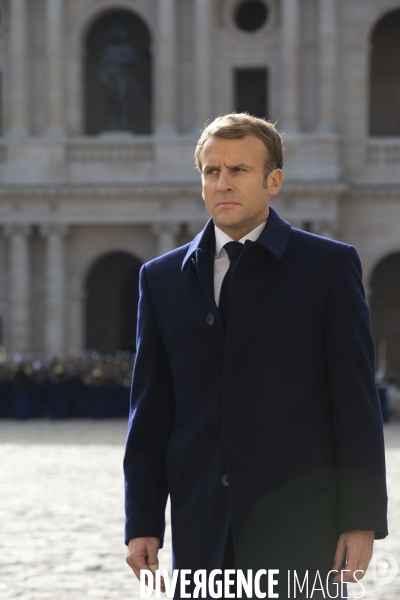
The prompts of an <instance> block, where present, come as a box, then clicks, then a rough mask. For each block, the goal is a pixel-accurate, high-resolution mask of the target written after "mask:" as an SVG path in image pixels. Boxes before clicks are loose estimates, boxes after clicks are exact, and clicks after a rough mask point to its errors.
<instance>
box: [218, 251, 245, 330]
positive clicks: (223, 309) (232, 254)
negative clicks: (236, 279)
mask: <svg viewBox="0 0 400 600" xmlns="http://www.w3.org/2000/svg"><path fill="white" fill-rule="evenodd" d="M224 248H225V250H226V251H227V253H228V256H229V260H230V265H229V269H228V270H227V272H226V274H225V277H224V279H223V281H222V286H221V294H220V296H219V304H218V309H219V314H220V315H221V319H222V322H223V324H224V327H225V331H226V327H227V323H228V313H229V301H230V297H231V280H232V272H233V269H234V268H235V265H236V261H237V259H238V258H239V255H240V253H241V251H242V250H243V244H241V243H240V242H228V243H227V244H225V246H224Z"/></svg>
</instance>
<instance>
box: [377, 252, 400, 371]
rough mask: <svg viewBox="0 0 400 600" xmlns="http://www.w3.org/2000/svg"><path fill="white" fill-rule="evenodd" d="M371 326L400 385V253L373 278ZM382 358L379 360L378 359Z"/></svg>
mask: <svg viewBox="0 0 400 600" xmlns="http://www.w3.org/2000/svg"><path fill="white" fill-rule="evenodd" d="M371 291H372V295H371V323H372V331H373V334H374V339H375V345H376V349H377V352H378V350H379V349H382V347H383V348H384V353H385V355H386V369H387V371H389V373H391V374H393V376H394V377H396V379H397V381H398V382H400V252H396V253H395V254H391V255H389V256H387V257H386V258H384V259H383V260H382V261H381V262H380V263H379V264H378V265H377V267H376V268H375V270H374V272H373V274H372V277H371ZM378 358H379V356H378Z"/></svg>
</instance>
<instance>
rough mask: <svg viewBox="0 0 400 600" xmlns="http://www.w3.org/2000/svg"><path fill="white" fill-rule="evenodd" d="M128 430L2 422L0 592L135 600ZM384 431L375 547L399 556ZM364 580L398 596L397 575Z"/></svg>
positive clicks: (391, 455)
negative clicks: (382, 533) (380, 519)
mask: <svg viewBox="0 0 400 600" xmlns="http://www.w3.org/2000/svg"><path fill="white" fill-rule="evenodd" d="M125 436H126V423H125V422H123V421H98V422H95V421H66V422H54V421H27V422H24V423H19V422H14V421H0V523H1V535H0V573H1V577H0V599H1V600H3V599H4V600H5V599H13V600H15V599H21V600H47V599H49V600H84V599H86V598H89V599H95V600H109V599H110V600H111V599H118V600H128V599H129V600H136V599H139V597H140V596H139V584H138V582H137V580H136V578H135V576H134V575H133V573H132V571H131V570H130V569H129V567H128V566H127V565H126V563H125V555H126V547H125V545H124V543H123V519H124V514H123V474H122V457H123V449H124V441H125ZM385 438H386V447H387V474H388V487H389V528H390V535H389V536H388V538H386V539H385V540H381V541H376V542H375V547H374V552H375V553H377V552H378V551H385V552H389V553H391V554H392V556H393V557H394V558H395V559H396V560H397V561H398V562H399V564H400V423H390V424H388V425H387V426H386V427H385ZM167 520H168V525H167V530H166V539H165V547H164V548H163V549H162V550H161V551H160V568H162V569H169V570H170V569H171V536H170V526H169V505H168V507H167ZM382 562H384V561H382V560H381V561H380V562H379V564H381V563H382ZM378 566H379V565H378ZM377 573H378V575H379V574H380V576H382V573H383V574H384V573H385V572H384V571H383V570H382V569H379V568H378V569H377ZM363 585H364V587H365V595H364V598H367V599H370V600H399V598H400V576H399V575H398V576H397V578H396V579H395V581H393V582H392V583H390V584H388V585H386V586H379V585H376V584H375V583H374V581H373V579H372V569H371V568H370V570H369V571H368V573H367V575H366V577H365V578H364V579H363ZM353 594H354V596H360V587H359V586H357V585H350V586H349V596H353ZM164 597H166V596H164Z"/></svg>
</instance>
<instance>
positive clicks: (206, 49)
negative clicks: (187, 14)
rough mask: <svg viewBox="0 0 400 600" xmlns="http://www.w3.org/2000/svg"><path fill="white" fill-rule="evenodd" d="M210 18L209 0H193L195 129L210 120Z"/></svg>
mask: <svg viewBox="0 0 400 600" xmlns="http://www.w3.org/2000/svg"><path fill="white" fill-rule="evenodd" d="M211 28H212V19H211V2H210V0H194V14H193V34H194V61H195V64H194V76H195V90H194V92H195V93H194V100H195V128H194V129H195V131H196V133H197V132H199V131H200V130H201V129H203V127H204V124H205V122H206V121H207V120H211V117H212V115H211V98H212V94H211V79H212V78H211V71H212V66H211V65H212V56H211V54H212V35H211Z"/></svg>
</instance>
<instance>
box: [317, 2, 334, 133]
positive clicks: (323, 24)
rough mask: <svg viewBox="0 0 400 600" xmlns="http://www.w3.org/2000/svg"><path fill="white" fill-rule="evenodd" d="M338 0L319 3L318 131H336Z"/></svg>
mask: <svg viewBox="0 0 400 600" xmlns="http://www.w3.org/2000/svg"><path fill="white" fill-rule="evenodd" d="M336 10H337V4H336V0H320V2H319V34H318V35H319V49H318V55H319V122H318V131H321V132H333V131H335V129H336V127H335V121H336V118H335V117H336V114H335V106H336V69H337V48H336V36H337V27H336V19H337V15H336Z"/></svg>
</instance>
